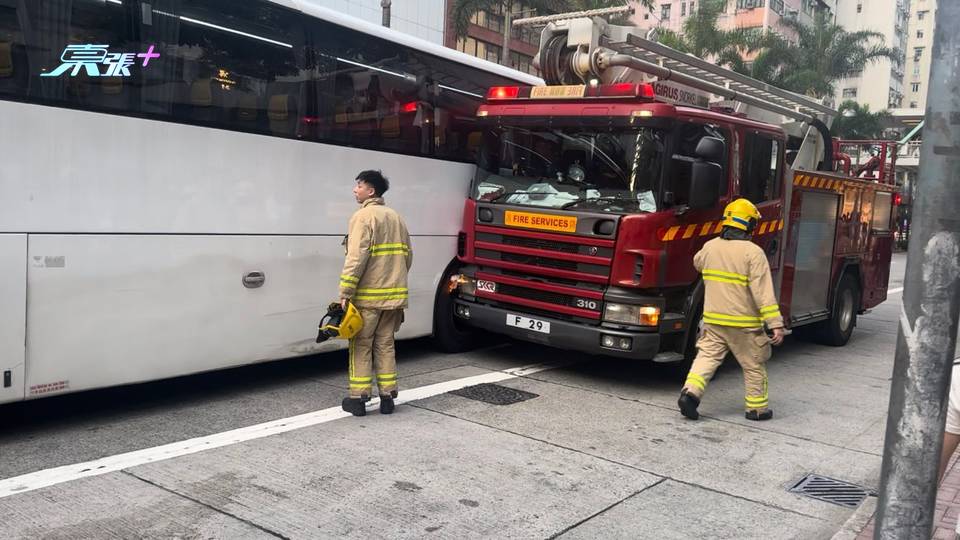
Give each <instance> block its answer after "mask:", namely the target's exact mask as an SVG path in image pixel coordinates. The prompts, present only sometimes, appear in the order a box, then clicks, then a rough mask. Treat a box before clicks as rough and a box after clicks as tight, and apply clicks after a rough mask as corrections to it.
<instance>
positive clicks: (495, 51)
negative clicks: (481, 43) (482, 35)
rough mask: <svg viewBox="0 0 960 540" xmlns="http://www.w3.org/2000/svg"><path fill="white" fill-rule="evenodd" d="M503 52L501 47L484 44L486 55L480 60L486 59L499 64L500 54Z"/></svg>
mask: <svg viewBox="0 0 960 540" xmlns="http://www.w3.org/2000/svg"><path fill="white" fill-rule="evenodd" d="M502 52H503V47H500V46H499V45H491V44H489V43H487V44H486V54H485V55H484V56H483V57H482V58H486V59H487V61H489V62H494V63H497V64H499V63H500V57H501V53H502Z"/></svg>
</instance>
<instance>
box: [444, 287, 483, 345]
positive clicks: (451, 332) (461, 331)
mask: <svg viewBox="0 0 960 540" xmlns="http://www.w3.org/2000/svg"><path fill="white" fill-rule="evenodd" d="M441 283H446V280H443V281H442V282H441ZM453 308H454V304H453V296H452V295H450V294H447V292H446V291H444V290H443V287H441V290H439V291H437V301H436V302H434V307H433V341H434V343H435V344H436V346H437V348H438V349H440V350H441V351H443V352H446V353H460V352H466V351H469V350H473V349H476V348H477V347H478V346H479V345H480V339H481V337H480V334H481V332H480V331H479V330H477V329H475V328H470V327H468V326H466V325H464V324H463V323H461V322H460V321H458V320H457V318H456V315H454V314H453Z"/></svg>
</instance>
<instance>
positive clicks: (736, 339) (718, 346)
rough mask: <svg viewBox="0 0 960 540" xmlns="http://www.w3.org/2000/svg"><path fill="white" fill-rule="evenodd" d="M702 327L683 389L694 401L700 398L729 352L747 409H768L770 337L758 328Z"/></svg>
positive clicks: (708, 325) (711, 325)
mask: <svg viewBox="0 0 960 540" xmlns="http://www.w3.org/2000/svg"><path fill="white" fill-rule="evenodd" d="M703 326H704V331H703V336H701V337H700V339H699V341H697V348H698V349H699V352H698V353H697V358H696V359H695V360H694V361H693V366H691V367H690V373H689V374H687V381H686V383H685V384H684V385H683V389H684V390H685V391H686V392H687V393H688V394H692V395H694V396H696V397H697V398H701V397H703V394H704V392H705V391H706V389H707V383H708V382H710V378H711V377H713V374H714V373H716V371H717V368H719V367H720V364H722V363H723V359H724V357H726V355H727V352H728V351H729V352H732V353H733V356H734V357H736V359H737V362H739V363H740V368H741V369H743V385H744V387H745V389H746V400H745V405H746V409H747V410H748V411H749V410H751V409H758V410H764V409H767V407H768V406H769V404H770V403H769V397H768V396H767V368H766V366H765V364H766V362H767V360H769V359H770V354H771V350H772V348H771V345H770V338H768V337H767V335H766V334H765V333H764V332H763V330H762V329H760V328H735V327H729V326H717V325H713V324H705V325H703Z"/></svg>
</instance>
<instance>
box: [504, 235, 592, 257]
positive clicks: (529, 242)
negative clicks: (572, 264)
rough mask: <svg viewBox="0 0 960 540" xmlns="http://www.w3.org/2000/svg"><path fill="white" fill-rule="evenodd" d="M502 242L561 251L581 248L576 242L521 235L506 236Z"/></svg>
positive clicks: (573, 251)
mask: <svg viewBox="0 0 960 540" xmlns="http://www.w3.org/2000/svg"><path fill="white" fill-rule="evenodd" d="M501 242H502V243H504V244H506V245H508V246H522V247H525V248H533V249H543V250H549V251H561V252H563V253H578V252H579V249H580V247H579V246H577V245H576V244H567V243H565V242H552V241H550V240H538V239H536V238H521V237H519V236H504V237H502V239H501Z"/></svg>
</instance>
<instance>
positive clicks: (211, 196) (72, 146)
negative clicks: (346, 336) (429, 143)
mask: <svg viewBox="0 0 960 540" xmlns="http://www.w3.org/2000/svg"><path fill="white" fill-rule="evenodd" d="M0 116H2V117H3V118H4V120H5V122H8V123H9V125H16V126H23V128H22V129H16V130H13V129H5V130H0V148H3V152H4V154H5V155H9V156H17V159H9V160H6V161H5V164H4V167H3V168H2V170H0V193H2V194H3V197H2V198H0V232H16V233H23V232H27V233H62V232H71V233H72V232H77V233H147V234H281V235H282V234H287V235H291V234H338V235H343V234H345V232H346V228H347V220H349V219H350V216H351V215H352V214H353V212H355V211H356V210H357V208H358V206H357V204H356V201H354V199H353V195H352V194H351V190H352V188H353V184H354V179H355V178H356V175H357V173H358V172H360V171H362V170H364V169H370V168H374V169H382V170H383V171H384V174H385V175H386V176H387V177H388V178H389V179H390V181H391V185H392V186H393V189H391V190H390V191H389V192H387V194H386V200H387V204H388V205H389V206H391V207H393V208H394V209H396V210H397V211H398V212H400V214H401V215H402V216H403V217H404V219H405V221H406V222H407V227H408V228H409V230H410V234H413V235H451V236H455V235H456V233H457V231H458V230H459V226H460V219H461V218H460V209H461V207H462V205H463V196H464V193H465V191H466V188H467V185H468V183H469V181H470V177H471V176H472V174H473V171H474V166H473V165H470V164H466V163H457V162H450V161H441V160H437V159H429V158H421V157H416V156H405V155H401V154H388V153H384V152H375V151H372V150H364V149H357V148H348V147H343V146H336V145H329V144H322V143H314V142H304V141H297V140H291V139H283V138H279V137H269V136H264V135H255V134H249V133H239V132H231V131H226V130H211V129H209V128H204V127H196V126H189V125H183V124H175V123H170V122H161V121H154V120H142V119H137V118H129V117H122V116H111V115H105V114H100V113H92V112H85V111H77V110H70V109H60V108H54V107H42V106H40V107H38V106H36V105H27V104H22V103H15V102H0ZM51 125H57V126H59V127H58V129H53V130H52V129H50V126H51ZM78 171H89V173H87V174H78ZM425 201H429V203H430V207H431V211H430V212H423V211H421V208H422V206H423V204H424V202H425ZM451 257H452V254H451Z"/></svg>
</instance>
